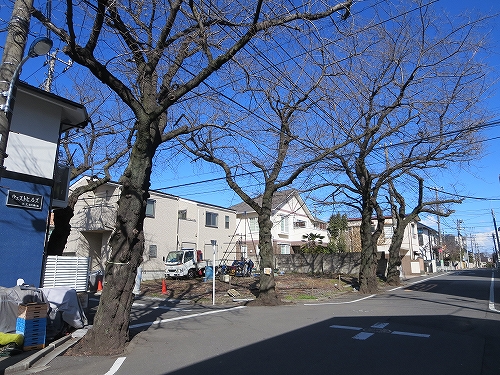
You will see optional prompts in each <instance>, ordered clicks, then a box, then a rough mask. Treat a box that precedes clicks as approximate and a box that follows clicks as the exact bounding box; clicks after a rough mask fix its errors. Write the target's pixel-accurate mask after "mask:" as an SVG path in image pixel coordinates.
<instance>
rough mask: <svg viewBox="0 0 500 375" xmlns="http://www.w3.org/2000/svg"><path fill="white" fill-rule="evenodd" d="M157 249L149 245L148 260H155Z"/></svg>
mask: <svg viewBox="0 0 500 375" xmlns="http://www.w3.org/2000/svg"><path fill="white" fill-rule="evenodd" d="M157 254H158V249H157V247H156V245H149V258H156V256H157Z"/></svg>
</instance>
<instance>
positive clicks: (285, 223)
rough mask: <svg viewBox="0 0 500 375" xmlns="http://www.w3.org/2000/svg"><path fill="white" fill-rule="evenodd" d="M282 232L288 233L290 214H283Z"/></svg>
mask: <svg viewBox="0 0 500 375" xmlns="http://www.w3.org/2000/svg"><path fill="white" fill-rule="evenodd" d="M281 233H288V216H281Z"/></svg>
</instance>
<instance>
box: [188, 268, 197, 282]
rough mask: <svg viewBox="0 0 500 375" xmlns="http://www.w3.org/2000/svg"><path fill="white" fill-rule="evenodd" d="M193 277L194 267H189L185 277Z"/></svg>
mask: <svg viewBox="0 0 500 375" xmlns="http://www.w3.org/2000/svg"><path fill="white" fill-rule="evenodd" d="M194 277H195V272H194V269H192V268H191V269H190V270H189V271H188V274H187V278H188V279H194Z"/></svg>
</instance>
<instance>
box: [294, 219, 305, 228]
mask: <svg viewBox="0 0 500 375" xmlns="http://www.w3.org/2000/svg"><path fill="white" fill-rule="evenodd" d="M293 226H294V227H295V228H305V227H306V222H305V221H304V220H297V221H296V222H295V223H293Z"/></svg>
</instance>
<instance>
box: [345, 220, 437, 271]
mask: <svg viewBox="0 0 500 375" xmlns="http://www.w3.org/2000/svg"><path fill="white" fill-rule="evenodd" d="M417 224H418V219H416V220H414V221H412V222H410V224H408V226H407V227H406V228H405V231H404V238H403V242H402V243H401V249H400V256H401V275H402V276H405V275H420V274H421V273H422V272H424V271H425V268H424V261H423V258H422V255H421V250H420V246H419V240H418V235H417V234H418V233H417ZM360 226H361V219H349V220H348V233H347V248H348V249H349V251H351V252H359V251H361V237H360V231H359V228H360ZM376 226H377V220H376V219H373V220H372V230H373V231H375V228H376ZM393 233H394V229H393V225H392V218H391V217H386V218H385V222H384V229H383V233H382V234H381V236H380V237H379V239H378V243H377V248H378V249H377V250H378V259H379V262H378V268H377V274H380V275H385V273H386V271H387V262H388V260H389V247H390V244H391V241H392V236H393ZM434 270H435V268H434Z"/></svg>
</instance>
